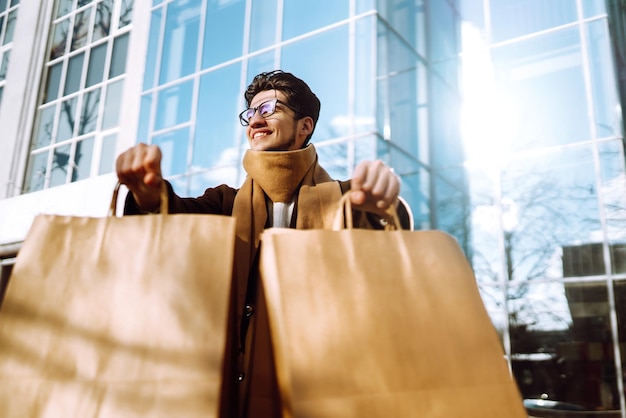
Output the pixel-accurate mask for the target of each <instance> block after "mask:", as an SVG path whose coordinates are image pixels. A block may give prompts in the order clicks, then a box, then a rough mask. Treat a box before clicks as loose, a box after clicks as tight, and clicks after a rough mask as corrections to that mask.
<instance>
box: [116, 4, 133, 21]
mask: <svg viewBox="0 0 626 418" xmlns="http://www.w3.org/2000/svg"><path fill="white" fill-rule="evenodd" d="M133 3H134V1H133V0H122V6H121V7H120V22H119V24H118V27H119V28H123V27H124V26H127V25H130V23H131V22H132V20H133Z"/></svg>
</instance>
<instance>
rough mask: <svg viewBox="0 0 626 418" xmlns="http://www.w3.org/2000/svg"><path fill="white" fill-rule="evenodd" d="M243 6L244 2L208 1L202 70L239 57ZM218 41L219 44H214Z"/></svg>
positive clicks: (241, 43) (237, 0)
mask: <svg viewBox="0 0 626 418" xmlns="http://www.w3.org/2000/svg"><path fill="white" fill-rule="evenodd" d="M245 6H246V2H245V1H244V0H231V1H228V2H224V1H221V0H208V7H207V13H206V22H205V26H204V46H203V51H202V68H208V67H211V66H213V65H215V64H219V63H221V62H225V61H228V60H231V59H233V58H236V57H238V56H240V55H241V52H242V48H243V22H244V14H245V10H246V7H245ZM253 36H254V35H253ZM218 39H219V42H216V40H218Z"/></svg>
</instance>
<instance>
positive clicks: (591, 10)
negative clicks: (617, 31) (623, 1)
mask: <svg viewBox="0 0 626 418" xmlns="http://www.w3.org/2000/svg"><path fill="white" fill-rule="evenodd" d="M582 4H583V14H584V16H585V17H593V16H597V15H601V14H604V13H606V4H605V2H603V1H597V0H582Z"/></svg>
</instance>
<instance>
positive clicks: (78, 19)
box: [70, 7, 92, 51]
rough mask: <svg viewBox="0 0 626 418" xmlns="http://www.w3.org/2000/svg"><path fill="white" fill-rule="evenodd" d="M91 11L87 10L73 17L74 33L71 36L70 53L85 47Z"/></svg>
mask: <svg viewBox="0 0 626 418" xmlns="http://www.w3.org/2000/svg"><path fill="white" fill-rule="evenodd" d="M91 10H92V8H91V7H90V8H88V9H86V10H84V11H82V12H80V13H77V14H76V15H74V31H73V34H72V43H71V46H70V51H75V50H77V49H78V48H81V47H83V46H85V45H87V37H88V36H89V23H90V22H89V20H90V19H91Z"/></svg>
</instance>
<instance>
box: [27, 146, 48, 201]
mask: <svg viewBox="0 0 626 418" xmlns="http://www.w3.org/2000/svg"><path fill="white" fill-rule="evenodd" d="M48 155H49V154H48V152H45V151H44V152H39V153H37V154H32V155H31V157H30V159H29V160H28V167H27V168H26V179H25V181H24V191H25V192H35V191H37V190H43V187H44V183H45V180H46V169H47V167H48Z"/></svg>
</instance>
